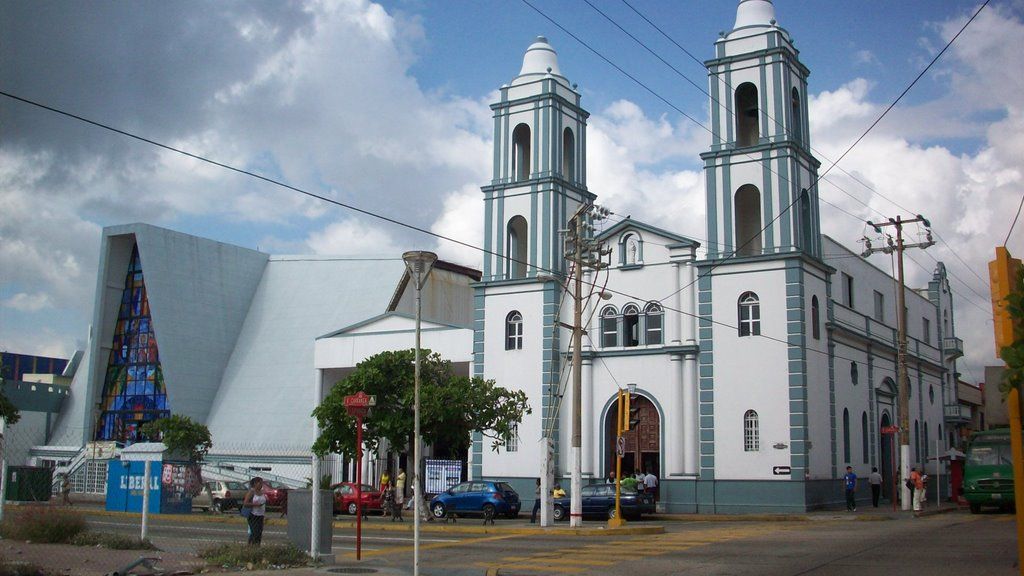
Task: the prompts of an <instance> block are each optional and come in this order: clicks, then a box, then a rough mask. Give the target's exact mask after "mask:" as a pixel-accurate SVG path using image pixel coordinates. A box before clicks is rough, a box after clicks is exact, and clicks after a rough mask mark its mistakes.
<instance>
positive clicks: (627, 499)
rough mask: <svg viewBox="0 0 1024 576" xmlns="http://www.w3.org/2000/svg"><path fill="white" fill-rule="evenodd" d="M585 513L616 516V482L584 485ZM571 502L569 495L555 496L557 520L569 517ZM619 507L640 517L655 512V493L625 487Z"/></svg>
mask: <svg viewBox="0 0 1024 576" xmlns="http://www.w3.org/2000/svg"><path fill="white" fill-rule="evenodd" d="M581 494H582V496H583V515H584V516H599V517H601V518H615V484H591V485H590V486H584V487H583V490H582V491H581ZM570 502H571V500H570V499H569V497H568V496H566V497H565V498H555V502H554V503H555V510H554V516H555V520H564V519H566V518H568V517H569V509H570ZM619 507H620V508H622V515H623V516H625V517H632V518H640V517H641V516H642V515H644V514H654V495H653V494H645V493H643V492H636V491H634V490H626V489H623V490H622V493H621V494H620V496H619Z"/></svg>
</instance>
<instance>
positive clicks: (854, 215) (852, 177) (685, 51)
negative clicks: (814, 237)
mask: <svg viewBox="0 0 1024 576" xmlns="http://www.w3.org/2000/svg"><path fill="white" fill-rule="evenodd" d="M584 2H586V4H587V5H588V6H590V7H591V8H592V9H594V10H595V11H596V12H597V13H598V14H600V15H601V16H603V17H604V18H605V19H606V20H608V21H609V22H610V23H611V24H612V25H614V26H615V27H617V28H618V29H619V30H620V31H622V32H623V33H624V34H626V35H627V36H629V37H630V38H631V39H632V40H633V41H634V42H636V43H637V44H639V45H640V46H641V47H643V48H644V49H645V50H647V51H648V52H649V53H650V54H651V55H653V56H654V57H655V58H657V59H658V60H659V61H661V62H662V63H664V64H665V65H666V66H668V67H669V68H670V69H671V70H672V71H673V72H675V73H676V74H677V75H679V76H680V77H682V78H683V79H684V80H686V81H687V82H688V83H689V84H691V85H692V86H694V87H695V88H697V90H699V91H700V92H701V93H702V94H704V95H705V96H707V97H708V98H710V99H711V101H712V102H713V103H714V104H718V105H720V102H719V101H718V100H717V99H716V98H715V97H714V96H712V95H711V94H709V93H708V92H707V91H706V90H704V89H703V88H702V87H700V86H698V85H697V84H696V83H695V82H694V81H693V80H691V79H690V78H689V77H688V76H686V75H685V74H683V73H682V72H681V71H679V70H678V69H677V68H676V67H675V66H672V65H671V64H670V63H668V62H667V61H666V60H665V59H664V58H662V57H661V56H660V55H659V54H657V53H656V52H655V51H654V50H653V49H652V48H650V47H649V46H648V45H647V44H646V43H644V42H643V41H642V40H640V39H639V38H637V37H636V36H635V35H634V34H632V33H630V32H629V31H627V30H626V29H625V28H624V27H622V26H621V25H620V24H619V23H618V22H616V21H615V20H614V19H613V18H612V17H610V16H609V15H608V14H606V13H605V12H604V11H602V10H600V9H599V8H598V7H597V6H595V5H594V4H593V3H592V2H591V1H590V0H584ZM622 3H623V4H625V5H626V6H627V7H629V9H630V10H632V11H633V12H634V13H635V14H636V15H637V16H639V17H640V18H642V19H643V20H644V21H645V22H647V23H648V24H649V25H650V26H651V27H652V28H654V29H655V30H656V31H658V33H660V34H661V35H662V36H663V37H665V38H666V39H667V40H668V41H669V42H671V43H672V44H674V45H675V46H676V47H677V48H679V49H680V50H682V51H683V52H684V53H685V54H686V55H687V56H689V57H690V58H691V59H692V60H693V61H694V62H696V63H698V64H700V65H701V67H702V68H705V69H706V67H705V65H704V63H703V62H702V61H701V60H700V59H698V58H697V57H696V56H694V55H693V54H692V53H691V52H690V51H689V50H687V49H686V48H684V47H683V46H682V45H680V44H679V43H678V42H677V41H676V40H675V39H673V38H672V37H671V36H670V35H669V34H668V33H667V32H665V31H664V30H663V29H662V28H661V27H660V26H658V25H657V24H656V23H655V22H653V21H652V20H651V19H650V18H648V17H647V16H646V15H644V14H643V13H642V12H640V11H639V10H638V9H637V8H636V7H635V6H633V5H632V4H631V3H630V2H629V1H628V0H622ZM987 4H988V2H987V1H986V2H985V4H984V5H982V6H981V7H980V8H978V10H977V11H976V12H975V14H974V16H975V17H976V16H977V15H978V13H980V12H981V10H982V9H983V8H985V5H987ZM973 19H974V17H972V18H971V20H973ZM968 24H970V21H968V22H967V24H965V25H964V27H963V28H966V27H967V25H968ZM963 28H962V29H961V32H962V31H963ZM958 35H959V33H958ZM955 39H956V38H955V37H954V38H953V40H955ZM953 40H950V42H949V43H948V44H947V45H946V48H948V47H949V44H952V42H953ZM943 50H945V49H943ZM939 56H941V53H940V54H938V55H936V56H935V58H934V59H933V62H932V63H934V61H935V60H937V59H938V57H939ZM930 66H931V65H930V64H929V67H930ZM927 71H928V69H927V68H925V69H924V70H923V71H922V72H921V74H919V75H918V79H920V77H921V76H923V75H924V74H925V73H926V72H927ZM722 82H723V83H724V84H725V85H726V87H728V88H729V89H730V90H731V89H733V87H732V85H730V84H729V82H728V81H726V80H725V79H722ZM914 82H917V79H915V80H914ZM912 87H913V83H911V85H910V86H908V87H907V90H904V94H905V93H906V92H907V91H909V90H910V88H912ZM902 97H903V94H901V95H900V96H899V98H902ZM899 98H897V100H896V102H898V101H899ZM892 105H893V106H894V105H895V102H894V103H893V104H892ZM730 112H732V115H733V116H734V117H735V115H736V113H735V112H734V111H731V110H730ZM886 112H888V111H886ZM764 115H765V116H766V117H767V118H768V119H769V120H771V121H773V122H774V123H775V124H776V125H777V126H779V127H780V128H783V129H785V126H783V124H782V123H781V122H780V121H779V120H778V119H776V118H774V117H773V116H772V115H771V114H770V113H769V112H768V111H767V110H766V111H764ZM884 115H885V113H883V116H884ZM880 119H881V117H879V120H880ZM876 122H877V121H876ZM810 149H811V151H813V152H814V153H815V154H817V155H818V156H820V157H821V158H823V159H825V160H827V161H829V162H831V163H832V165H831V166H830V167H829V170H831V169H832V168H838V169H839V170H840V171H841V172H842V173H843V174H846V175H847V176H848V177H850V178H851V179H852V180H854V181H855V182H857V183H858V184H860V185H861V186H863V187H864V188H866V189H868V190H869V191H870V192H872V193H873V194H876V195H878V196H879V197H880V198H882V199H884V200H886V201H888V202H889V203H890V204H893V205H894V206H896V207H898V208H900V209H902V210H905V211H908V212H912V213H916V212H915V211H913V210H910V209H909V208H906V207H904V206H902V205H901V204H899V203H898V202H896V201H895V200H893V199H891V198H889V197H888V196H886V195H885V194H882V193H881V192H879V191H878V190H876V189H875V188H874V187H872V186H870V185H869V184H867V183H866V182H864V181H862V180H861V179H860V178H858V177H857V176H856V175H854V174H851V173H850V172H848V171H847V170H846V169H844V168H843V167H841V166H838V161H835V162H833V161H832V160H831V159H830V158H829V157H828V156H826V155H825V154H824V153H823V152H821V151H820V150H818V149H816V148H814V147H813V146H811V147H810ZM840 159H841V158H840ZM827 172H828V170H826V173H827ZM819 180H824V181H826V182H828V183H829V184H831V185H832V186H834V187H835V188H836V189H837V190H839V191H840V192H842V193H844V194H846V195H847V196H849V197H850V198H851V199H853V200H854V201H855V202H857V203H859V204H861V205H862V206H864V207H865V208H867V209H868V210H871V211H873V212H875V214H877V215H879V216H881V217H883V218H884V217H885V215H884V214H882V213H881V212H879V211H878V210H876V209H875V208H873V207H872V206H871V205H870V204H868V203H866V202H864V201H863V200H861V199H860V198H858V197H856V196H854V195H853V194H852V193H850V192H849V191H848V190H846V189H845V188H843V187H842V186H840V185H839V184H837V183H836V182H835V181H834V180H831V179H828V178H825V175H824V174H823V175H822V176H821V178H819ZM818 199H819V200H820V201H821V202H823V203H825V204H828V205H829V206H831V207H833V208H835V209H836V210H839V211H840V212H843V213H844V214H846V215H848V216H851V217H852V218H854V219H856V220H862V218H861V217H860V216H857V215H856V214H853V213H851V212H849V211H847V210H845V209H843V208H841V207H840V206H838V205H837V204H833V203H832V202H829V201H828V200H825V199H824V198H822V197H821V196H820V195H819V197H818ZM1022 206H1024V198H1022ZM1019 214H1020V209H1018V216H1019ZM1015 221H1016V220H1015ZM1011 230H1012V228H1011ZM936 235H937V236H938V234H937V233H936ZM1007 238H1009V235H1007ZM939 239H940V240H942V238H941V237H939ZM942 243H943V245H945V246H946V248H947V249H949V251H950V253H952V254H953V256H954V257H955V258H956V259H957V260H959V261H960V262H961V263H962V264H963V265H964V267H965V268H967V269H968V270H969V271H970V272H971V273H972V274H974V275H975V276H976V277H977V278H978V279H979V280H981V281H982V283H983V284H986V285H987V283H986V281H985V280H984V279H983V278H981V276H978V274H977V273H976V272H975V271H974V269H973V268H971V267H970V265H968V264H967V263H966V262H965V261H964V260H963V258H961V257H960V255H959V254H957V252H956V251H954V250H952V249H951V248H950V247H949V245H948V244H946V242H945V240H942ZM949 272H950V275H951V276H953V277H955V278H956V279H957V280H959V281H960V282H961V283H963V284H964V286H966V287H967V288H968V289H969V290H971V291H972V292H973V289H972V288H971V287H970V286H969V285H968V284H967V282H966V281H964V280H962V279H960V278H959V277H958V276H957V275H956V273H955V272H954V271H953V270H950V271H949Z"/></svg>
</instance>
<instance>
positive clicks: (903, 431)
mask: <svg viewBox="0 0 1024 576" xmlns="http://www.w3.org/2000/svg"><path fill="white" fill-rule="evenodd" d="M915 222H921V223H923V224H924V225H925V229H926V230H927V240H926V241H924V242H918V243H916V244H905V243H904V242H903V225H904V224H913V223H915ZM868 226H871V227H872V228H874V229H875V232H877V233H879V234H881V233H882V228H883V227H888V226H892V227H893V228H895V229H896V241H895V242H893V239H892V236H888V240H889V241H888V243H887V244H886V245H885V246H883V247H881V248H872V247H871V240H869V239H868V238H867V237H865V238H864V252H862V253H861V256H863V257H864V258H867V257H868V256H871V255H872V254H874V253H876V252H884V253H886V254H892V253H893V252H896V262H897V265H896V269H897V279H896V281H897V282H898V283H899V288H898V289H897V290H896V331H897V334H898V336H897V338H898V340H899V343H898V345H897V349H896V350H897V351H896V380H897V381H898V382H899V412H900V413H899V420H900V429H899V433H900V474H902V475H903V476H904V477H906V476H909V475H910V379H909V378H908V377H907V306H906V290H907V286H906V284H905V283H904V281H903V251H904V250H906V249H907V248H921V249H922V250H923V249H925V248H928V247H929V246H931V245H932V244H935V241H934V240H932V231H931V230H930V228H931V226H932V225H931V223H930V222H929V221H928V219H927V218H925V217H924V216H921V215H920V214H918V215H916V216H915V217H914V218H912V219H908V220H904V219H903V218H902V217H901V216H897V217H896V218H889V221H888V222H881V223H878V224H875V223H873V222H871V221H870V220H869V221H868ZM899 487H900V502H902V505H901V508H902V509H903V510H910V497H911V493H910V490H909V489H908V488H907V486H906V483H905V482H902V479H901V481H900V483H899Z"/></svg>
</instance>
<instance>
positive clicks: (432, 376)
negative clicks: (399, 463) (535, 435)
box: [313, 350, 531, 458]
mask: <svg viewBox="0 0 1024 576" xmlns="http://www.w3.org/2000/svg"><path fill="white" fill-rule="evenodd" d="M414 361H415V351H414V350H398V351H391V352H381V353H380V354H377V355H375V356H373V357H371V358H368V359H366V360H364V361H363V362H360V363H359V364H358V365H357V366H356V369H355V371H353V372H352V373H351V374H349V375H348V377H346V378H345V379H344V380H342V381H340V382H338V383H337V384H335V385H334V387H333V388H331V391H330V393H329V394H328V395H327V397H326V398H325V399H324V401H323V402H322V403H320V405H319V406H317V408H316V409H315V410H313V416H314V417H315V418H316V419H317V422H319V424H320V429H321V433H320V437H319V438H317V439H316V442H315V443H314V444H313V452H314V453H316V454H318V455H320V456H323V455H324V454H327V453H329V452H337V453H341V454H344V455H346V456H348V457H350V458H351V457H354V456H355V447H356V430H355V427H356V421H355V418H353V417H351V416H349V415H348V412H347V411H346V410H345V396H349V395H352V394H355V393H356V392H359V391H362V392H365V393H366V394H368V395H371V396H376V397H377V405H376V406H375V407H374V408H373V409H372V410H371V411H370V414H369V415H368V416H367V417H366V418H364V419H363V425H364V433H363V442H364V443H365V444H366V446H367V447H368V448H369V449H370V450H375V449H376V448H377V445H378V443H379V442H380V440H387V441H388V444H389V445H390V446H394V447H401V446H405V445H406V444H407V443H408V442H410V440H411V439H412V436H413V426H414V424H413V395H414V370H415V368H414ZM530 413H531V409H530V406H529V404H528V403H527V398H526V393H525V392H522V391H516V392H512V391H510V390H506V389H505V388H502V387H500V386H497V385H495V383H494V381H493V380H484V379H482V378H469V377H466V376H458V375H456V374H455V371H454V367H453V366H452V363H451V362H450V361H448V360H443V359H442V358H441V356H440V355H439V354H433V353H431V352H430V351H429V350H421V356H420V429H421V434H422V436H423V440H424V441H425V442H426V443H428V444H443V445H446V446H447V447H448V448H449V449H450V450H451V451H452V453H455V454H463V453H465V452H466V451H467V450H468V449H469V446H470V444H471V442H472V433H473V432H480V433H481V434H483V435H484V436H486V437H488V438H491V439H492V440H493V442H492V448H493V449H494V450H497V449H498V448H499V447H501V446H502V445H504V443H505V440H506V438H508V437H509V436H511V435H512V434H513V433H514V431H515V428H516V425H518V424H519V423H520V422H522V419H523V415H524V414H530Z"/></svg>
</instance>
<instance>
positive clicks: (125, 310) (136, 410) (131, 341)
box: [96, 246, 170, 444]
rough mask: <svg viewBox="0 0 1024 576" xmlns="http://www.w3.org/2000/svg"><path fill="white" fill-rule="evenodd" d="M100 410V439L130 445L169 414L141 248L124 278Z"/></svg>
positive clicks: (135, 252) (133, 255) (98, 424)
mask: <svg viewBox="0 0 1024 576" xmlns="http://www.w3.org/2000/svg"><path fill="white" fill-rule="evenodd" d="M100 409H101V412H100V417H99V422H97V426H96V439H97V440H116V441H119V442H124V443H126V444H130V443H132V442H138V441H140V440H143V439H144V437H143V436H142V434H141V432H140V431H139V427H140V426H142V425H143V424H145V423H146V422H149V421H151V420H156V419H158V418H164V417H166V416H169V415H170V410H168V408H167V391H166V387H165V385H164V374H163V370H162V369H161V368H160V352H159V350H158V349H157V345H156V332H155V331H154V329H153V322H152V319H151V318H150V315H149V298H147V296H146V283H145V281H144V280H143V276H142V262H141V260H140V259H139V248H138V246H135V247H134V248H132V259H131V263H130V264H129V265H128V273H127V274H126V275H125V279H124V291H123V292H122V293H121V305H120V310H119V311H118V314H117V324H116V325H115V327H114V341H113V343H112V345H111V347H110V359H109V360H108V362H107V373H106V377H105V379H104V382H103V400H102V401H101V404H100Z"/></svg>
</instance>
